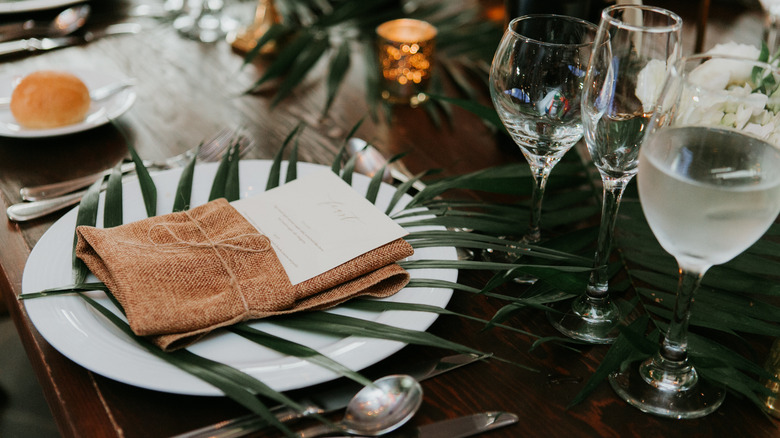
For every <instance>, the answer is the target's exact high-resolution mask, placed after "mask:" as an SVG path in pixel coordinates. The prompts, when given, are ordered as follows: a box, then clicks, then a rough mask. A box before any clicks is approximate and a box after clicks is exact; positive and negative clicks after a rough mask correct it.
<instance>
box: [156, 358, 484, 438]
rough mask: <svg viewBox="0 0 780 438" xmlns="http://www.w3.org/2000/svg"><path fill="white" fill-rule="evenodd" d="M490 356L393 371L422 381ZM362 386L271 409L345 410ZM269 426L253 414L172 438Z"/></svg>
mask: <svg viewBox="0 0 780 438" xmlns="http://www.w3.org/2000/svg"><path fill="white" fill-rule="evenodd" d="M487 357H489V355H482V356H480V355H477V354H456V355H454V356H447V357H443V358H441V359H438V360H431V361H425V362H421V363H418V364H415V365H409V366H402V367H401V368H402V369H400V370H394V371H393V372H394V373H396V374H408V375H410V376H412V377H414V378H415V379H417V380H418V381H422V380H425V379H430V378H431V377H434V376H438V375H439V374H442V373H446V372H447V371H451V370H454V369H457V368H460V367H462V366H464V365H468V364H470V363H473V362H476V361H478V360H480V359H485V358H487ZM362 388H363V387H362V386H361V385H360V384H359V383H357V382H354V381H352V380H349V381H347V382H345V383H344V384H343V385H339V386H337V387H333V388H328V389H324V390H322V391H318V392H315V393H312V394H308V395H307V396H306V397H304V398H301V399H299V400H296V402H298V404H300V405H301V406H303V407H304V410H303V412H298V411H296V410H294V409H290V408H288V407H286V406H276V407H274V408H271V412H272V413H273V414H274V416H276V418H277V419H278V420H279V421H281V422H287V421H292V420H295V419H298V418H303V417H306V416H309V415H312V414H327V413H329V412H334V411H337V410H339V409H344V408H345V407H346V406H347V403H349V401H350V399H352V396H354V395H355V393H357V392H358V391H360V390H361V389H362ZM266 426H268V424H267V423H266V422H265V421H264V420H263V419H262V418H260V417H259V416H257V415H254V414H249V415H244V416H242V417H237V418H234V419H232V420H225V421H221V422H219V423H215V424H212V425H209V426H205V427H202V428H200V429H195V430H191V431H189V432H185V433H183V434H181V435H176V436H175V437H171V438H199V437H213V438H216V437H235V436H242V435H245V434H247V433H250V432H252V431H256V430H260V429H262V428H263V427H266Z"/></svg>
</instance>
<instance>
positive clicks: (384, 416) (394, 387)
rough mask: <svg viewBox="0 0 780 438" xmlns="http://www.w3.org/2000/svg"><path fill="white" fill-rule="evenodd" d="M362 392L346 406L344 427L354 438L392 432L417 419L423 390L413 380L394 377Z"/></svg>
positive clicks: (400, 376) (376, 383) (399, 375)
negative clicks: (413, 418) (415, 415)
mask: <svg viewBox="0 0 780 438" xmlns="http://www.w3.org/2000/svg"><path fill="white" fill-rule="evenodd" d="M374 385H375V386H374V387H371V386H367V387H365V388H363V389H362V390H360V392H358V393H357V394H355V397H353V398H352V400H351V401H350V402H349V404H348V405H347V411H346V413H345V414H344V419H343V420H342V421H341V424H342V425H343V426H344V430H346V431H347V432H349V433H352V434H361V435H370V436H377V435H382V434H385V433H388V432H391V431H393V430H395V429H397V428H399V427H401V426H402V425H403V424H404V423H406V422H407V421H409V419H410V418H412V417H413V416H414V414H415V413H416V412H417V410H418V409H419V408H420V405H421V404H422V387H420V384H419V383H418V382H417V381H416V380H415V379H414V378H413V377H411V376H407V375H402V374H398V375H392V376H387V377H383V378H381V379H379V380H377V381H375V382H374Z"/></svg>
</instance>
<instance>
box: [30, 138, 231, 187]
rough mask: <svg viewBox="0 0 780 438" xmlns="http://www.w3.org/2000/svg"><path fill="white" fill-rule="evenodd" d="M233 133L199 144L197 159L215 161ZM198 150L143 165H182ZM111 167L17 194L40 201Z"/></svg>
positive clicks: (88, 182)
mask: <svg viewBox="0 0 780 438" xmlns="http://www.w3.org/2000/svg"><path fill="white" fill-rule="evenodd" d="M233 135H234V130H231V129H223V130H221V131H219V133H217V135H215V136H214V137H213V138H211V139H209V140H208V141H206V142H205V143H203V145H202V146H201V149H200V152H199V153H198V159H199V160H201V161H215V160H218V159H219V157H220V156H221V155H222V153H223V152H224V151H225V149H226V148H227V146H228V145H229V144H230V139H231V137H232V136H233ZM197 150H198V148H197V146H196V147H194V148H192V149H190V150H188V151H186V152H184V153H181V154H179V155H176V156H173V157H170V158H166V159H165V160H162V161H148V160H144V166H146V167H147V168H155V169H159V170H164V169H171V168H174V167H183V166H185V165H186V164H187V163H189V161H190V159H192V156H193V155H195V152H196V151H197ZM133 170H135V164H134V163H132V162H128V163H124V164H122V166H121V171H122V173H123V174H124V173H127V172H132V171H133ZM111 171H112V169H106V170H104V171H102V172H98V173H94V174H92V175H87V176H82V177H80V178H74V179H69V180H67V181H60V182H56V183H51V184H42V185H39V186H30V187H22V188H21V189H20V190H19V194H20V195H21V196H22V200H24V201H41V200H43V199H50V198H54V197H57V196H61V195H64V194H66V193H70V192H72V191H74V190H78V189H81V188H84V187H87V186H89V185H91V184H92V183H93V182H95V181H97V180H98V179H100V178H104V177H106V176H108V175H110V174H111Z"/></svg>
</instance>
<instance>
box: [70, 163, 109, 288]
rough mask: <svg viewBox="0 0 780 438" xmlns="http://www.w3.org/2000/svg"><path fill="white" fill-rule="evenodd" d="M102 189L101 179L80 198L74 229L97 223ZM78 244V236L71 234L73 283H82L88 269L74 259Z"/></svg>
mask: <svg viewBox="0 0 780 438" xmlns="http://www.w3.org/2000/svg"><path fill="white" fill-rule="evenodd" d="M102 187H103V178H100V179H98V180H97V181H95V182H94V183H93V184H92V185H91V186H90V187H89V189H87V193H85V194H84V196H83V197H82V198H81V202H80V203H79V211H78V213H77V214H76V227H77V228H78V227H79V226H82V225H85V226H91V227H94V226H95V223H96V222H97V212H98V203H99V201H100V190H101V188H102ZM77 243H78V235H77V234H75V232H74V234H73V251H72V253H73V254H72V266H73V282H74V283H83V282H84V280H85V279H86V278H87V274H88V273H89V269H88V268H87V265H85V264H84V262H83V261H81V259H79V258H78V257H76V244H77Z"/></svg>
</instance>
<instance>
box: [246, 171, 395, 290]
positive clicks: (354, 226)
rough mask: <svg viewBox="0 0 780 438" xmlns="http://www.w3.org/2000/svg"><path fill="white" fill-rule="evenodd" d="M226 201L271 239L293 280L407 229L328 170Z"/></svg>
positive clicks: (319, 271)
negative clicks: (249, 195) (252, 194)
mask: <svg viewBox="0 0 780 438" xmlns="http://www.w3.org/2000/svg"><path fill="white" fill-rule="evenodd" d="M231 205H232V206H233V207H234V208H235V209H236V210H238V212H239V213H241V215H242V216H244V217H245V218H246V219H247V220H248V221H249V222H250V223H251V224H252V225H254V226H255V228H257V230H258V231H259V232H260V233H261V234H263V235H265V236H267V237H268V238H269V239H270V240H271V244H272V245H273V248H274V250H275V251H276V254H277V255H278V257H279V260H280V261H281V263H282V266H283V267H284V270H285V271H286V272H287V276H288V277H289V279H290V282H291V283H292V284H298V283H300V282H303V281H305V280H308V279H310V278H312V277H315V276H317V275H319V274H322V273H324V272H327V271H329V270H331V269H333V268H335V267H336V266H339V265H341V264H343V263H345V262H347V261H349V260H351V259H353V258H355V257H357V256H359V255H361V254H364V253H366V252H368V251H371V250H373V249H375V248H378V247H380V246H382V245H384V244H386V243H389V242H392V241H393V240H396V239H398V238H401V237H403V236H405V235H406V234H408V233H407V232H406V231H405V230H404V229H403V228H402V227H401V226H400V225H398V224H396V223H395V222H393V220H392V219H390V218H389V217H388V216H387V215H386V214H384V213H383V212H382V211H380V210H379V209H378V208H377V207H376V206H375V205H373V204H372V203H371V202H369V201H368V200H367V199H366V198H365V197H364V196H362V195H360V194H359V193H357V192H356V191H355V190H354V189H353V188H352V187H351V186H350V185H349V184H347V183H346V182H344V181H343V180H342V179H341V178H340V177H339V176H337V175H336V174H335V173H333V172H332V171H330V170H325V171H322V172H318V173H315V174H312V175H309V176H306V177H301V178H298V179H296V180H294V181H291V182H289V183H287V184H284V185H281V186H279V187H277V188H275V189H272V190H268V191H266V192H263V193H261V194H259V195H256V196H252V197H251V198H246V199H241V200H238V201H234V202H232V203H231Z"/></svg>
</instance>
